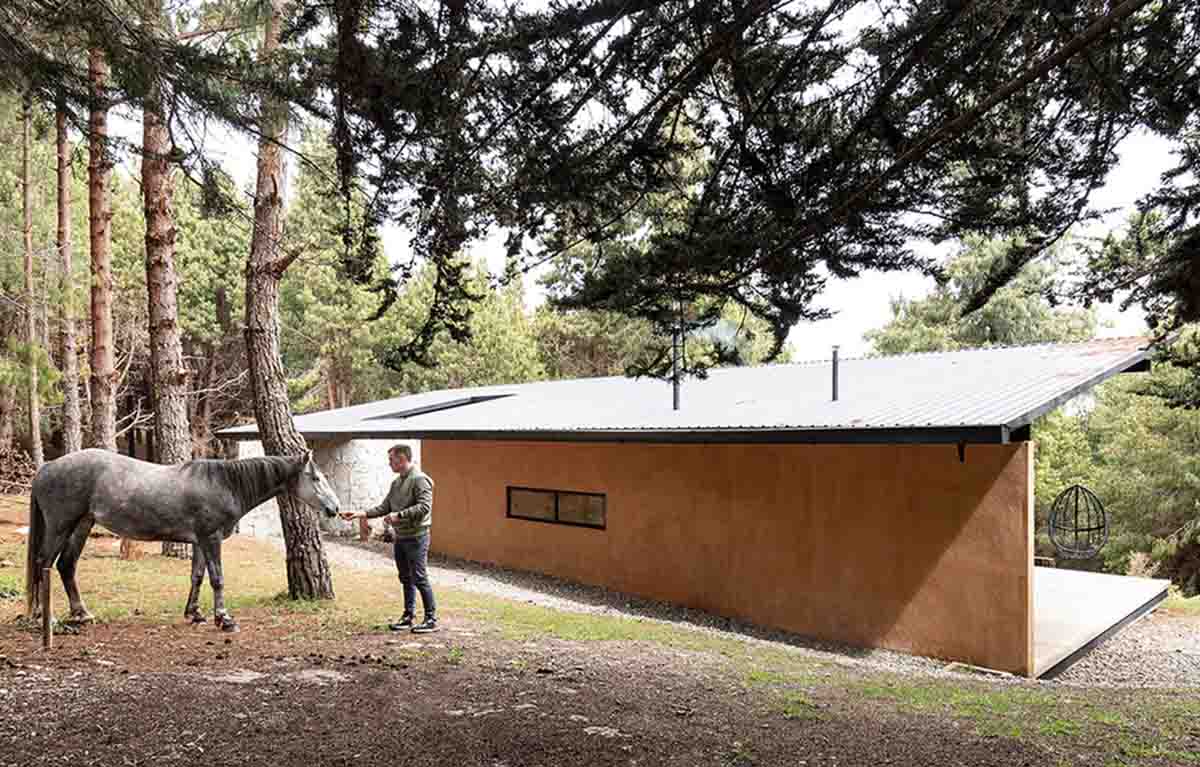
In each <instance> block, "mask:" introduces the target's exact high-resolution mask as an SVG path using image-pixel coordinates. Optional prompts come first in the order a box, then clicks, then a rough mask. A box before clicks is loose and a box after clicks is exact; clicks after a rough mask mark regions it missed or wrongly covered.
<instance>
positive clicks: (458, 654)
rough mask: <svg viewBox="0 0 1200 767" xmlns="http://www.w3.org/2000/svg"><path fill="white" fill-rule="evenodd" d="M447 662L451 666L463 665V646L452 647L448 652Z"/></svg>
mask: <svg viewBox="0 0 1200 767" xmlns="http://www.w3.org/2000/svg"><path fill="white" fill-rule="evenodd" d="M446 662H447V663H449V664H450V665H451V666H458V665H461V664H462V662H463V649H462V648H461V647H451V648H450V649H449V650H448V651H447V652H446Z"/></svg>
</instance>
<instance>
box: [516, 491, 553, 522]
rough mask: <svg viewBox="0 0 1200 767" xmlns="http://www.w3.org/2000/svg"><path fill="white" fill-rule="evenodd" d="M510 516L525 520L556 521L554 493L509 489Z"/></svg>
mask: <svg viewBox="0 0 1200 767" xmlns="http://www.w3.org/2000/svg"><path fill="white" fill-rule="evenodd" d="M508 515H509V516H510V517H524V518H525V519H544V520H546V521H548V522H553V521H554V493H553V491H550V492H547V491H545V490H518V489H516V488H509V491H508Z"/></svg>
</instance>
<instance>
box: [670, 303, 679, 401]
mask: <svg viewBox="0 0 1200 767" xmlns="http://www.w3.org/2000/svg"><path fill="white" fill-rule="evenodd" d="M679 334H680V328H679V324H678V323H676V325H675V333H674V334H673V336H672V338H671V404H672V407H671V409H672V410H678V409H679V356H680V355H679V346H680V338H679Z"/></svg>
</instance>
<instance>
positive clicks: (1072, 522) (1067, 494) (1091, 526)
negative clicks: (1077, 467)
mask: <svg viewBox="0 0 1200 767" xmlns="http://www.w3.org/2000/svg"><path fill="white" fill-rule="evenodd" d="M1050 542H1051V543H1053V544H1054V548H1055V550H1056V551H1057V552H1058V555H1059V556H1060V557H1062V558H1064V559H1091V558H1092V557H1094V556H1096V555H1097V554H1099V553H1100V549H1102V548H1104V544H1105V543H1107V542H1108V515H1107V514H1105V512H1104V504H1102V503H1100V499H1099V498H1097V497H1096V494H1095V493H1093V492H1092V491H1091V490H1088V489H1087V488H1086V487H1084V486H1083V485H1071V486H1070V487H1068V488H1067V489H1066V490H1063V491H1062V492H1061V493H1059V495H1058V497H1057V498H1055V499H1054V504H1053V505H1052V506H1051V507H1050Z"/></svg>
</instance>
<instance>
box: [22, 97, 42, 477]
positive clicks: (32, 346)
mask: <svg viewBox="0 0 1200 767" xmlns="http://www.w3.org/2000/svg"><path fill="white" fill-rule="evenodd" d="M32 113H33V102H32V99H31V95H30V94H29V93H26V94H25V99H24V104H23V108H22V110H21V123H22V128H23V130H22V138H21V186H22V205H23V207H24V209H25V222H24V223H25V226H24V229H25V342H26V343H27V344H28V346H29V348H28V349H27V350H26V351H27V353H28V355H29V360H28V369H27V371H26V375H27V377H28V380H27V381H26V383H27V384H28V386H29V452H30V453H31V455H32V458H33V465H34V466H41V465H42V457H43V456H42V409H41V398H40V397H39V396H38V355H37V349H38V330H37V318H38V302H37V296H36V295H35V294H34V289H33V203H32V201H31V199H30V195H29V143H30V141H31V140H32V136H30V128H31V125H32V123H33V114H32Z"/></svg>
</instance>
